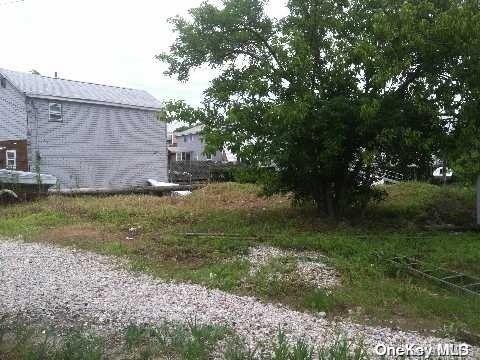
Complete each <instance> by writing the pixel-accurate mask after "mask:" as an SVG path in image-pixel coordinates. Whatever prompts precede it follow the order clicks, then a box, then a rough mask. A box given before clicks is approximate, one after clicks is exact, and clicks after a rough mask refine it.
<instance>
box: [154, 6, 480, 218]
mask: <svg viewBox="0 0 480 360" xmlns="http://www.w3.org/2000/svg"><path fill="white" fill-rule="evenodd" d="M265 3H266V2H265V1H263V0H225V1H223V2H222V5H221V6H217V5H214V4H212V3H209V2H205V3H203V4H202V5H201V6H199V7H198V8H195V9H192V10H190V18H191V19H189V20H187V19H183V18H180V17H176V18H174V19H171V23H172V25H173V27H174V29H175V31H176V32H177V34H178V36H177V39H176V41H175V42H174V44H173V45H172V47H171V49H170V52H169V53H164V54H160V55H159V56H158V59H160V60H162V61H165V62H167V63H168V64H169V69H168V71H167V74H169V75H171V76H176V77H177V78H178V79H179V80H181V81H186V80H188V77H189V73H190V72H191V71H192V70H193V69H195V68H198V67H200V66H204V65H208V66H210V67H211V68H213V69H216V70H218V72H219V73H220V75H219V76H217V77H216V78H215V79H214V80H213V81H212V83H211V86H210V87H209V88H208V89H207V90H206V91H205V99H204V104H203V105H204V106H203V107H201V108H198V109H193V108H190V107H188V106H186V105H185V104H184V103H182V102H172V103H170V104H168V105H167V106H166V108H165V110H164V112H163V113H162V117H163V118H164V119H166V120H169V119H182V120H184V121H187V122H189V123H193V122H195V121H200V122H202V123H204V124H205V126H206V127H205V130H204V135H205V138H206V141H207V143H208V144H210V145H211V146H214V147H216V148H220V147H227V148H229V149H230V150H232V151H233V152H234V153H236V154H237V155H239V157H240V158H241V159H242V160H243V161H245V162H247V163H248V164H251V165H252V166H259V165H268V166H269V165H271V164H274V165H275V168H276V170H277V176H276V177H275V178H268V179H267V180H268V183H267V184H266V187H267V189H268V190H269V192H293V193H294V194H295V196H296V197H297V199H303V200H305V199H306V200H313V201H314V203H315V204H316V206H317V207H318V208H320V209H322V210H324V211H325V212H326V213H327V214H330V215H345V214H346V212H347V211H348V210H349V209H354V210H356V209H359V208H360V209H362V208H365V206H366V204H367V203H368V201H369V200H370V199H372V198H374V197H375V196H376V194H375V192H372V189H371V184H372V182H373V181H374V179H375V176H377V175H378V173H382V172H383V171H385V170H387V169H392V168H393V169H396V170H397V171H400V172H403V173H409V172H410V169H409V167H408V166H409V165H410V164H412V163H414V164H416V165H417V166H418V167H419V170H418V175H419V176H421V177H422V176H423V177H426V176H429V175H430V174H429V171H430V170H429V165H430V162H431V160H432V155H434V154H436V155H438V156H442V158H444V157H445V153H446V152H451V151H452V148H458V143H459V141H460V140H459V139H460V138H461V135H460V134H465V133H466V134H467V137H468V138H469V139H471V138H472V136H471V130H466V129H470V128H471V127H472V126H473V127H478V124H477V123H475V122H476V121H478V120H477V119H478V115H479V114H478V113H479V111H478V109H479V107H478V101H479V97H480V95H479V94H480V90H479V89H480V85H479V84H480V81H479V79H480V56H479V54H480V36H479V34H480V10H479V7H478V2H476V1H473V0H468V1H463V0H444V1H436V0H422V1H413V0H408V1H395V0H381V1H378V0H367V1H365V0H344V1H341V2H338V1H334V0H326V1H315V0H290V1H289V2H288V8H289V14H288V15H287V16H286V17H285V18H283V19H280V20H277V19H273V18H270V17H269V16H268V14H267V12H266V10H265ZM472 124H473V125H472ZM475 146H476V147H477V149H478V143H477V144H476V145H475ZM464 154H465V152H464V151H459V154H458V155H457V156H456V157H457V158H458V159H464ZM462 166H463V165H462ZM468 166H470V165H468ZM464 167H465V166H464Z"/></svg>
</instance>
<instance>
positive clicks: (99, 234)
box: [38, 225, 131, 244]
mask: <svg viewBox="0 0 480 360" xmlns="http://www.w3.org/2000/svg"><path fill="white" fill-rule="evenodd" d="M38 240H40V241H45V242H55V243H59V244H74V243H78V242H88V243H90V242H102V243H105V242H114V241H115V242H122V243H124V244H130V243H131V242H130V241H127V240H126V237H125V235H124V234H121V233H112V232H111V231H107V230H100V229H97V228H95V227H92V226H91V225H66V226H62V227H58V228H54V229H49V230H46V231H44V232H43V233H42V234H41V235H40V236H38Z"/></svg>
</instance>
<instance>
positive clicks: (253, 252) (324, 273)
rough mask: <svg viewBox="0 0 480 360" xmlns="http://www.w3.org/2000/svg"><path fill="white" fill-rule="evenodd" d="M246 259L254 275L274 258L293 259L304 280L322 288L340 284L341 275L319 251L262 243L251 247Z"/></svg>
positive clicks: (298, 272) (297, 271) (251, 273)
mask: <svg viewBox="0 0 480 360" xmlns="http://www.w3.org/2000/svg"><path fill="white" fill-rule="evenodd" d="M246 259H247V260H248V261H249V262H250V275H254V274H255V273H257V272H258V271H260V269H261V268H262V267H263V266H265V265H267V264H268V263H270V262H271V261H272V260H274V259H292V260H293V261H294V262H295V265H296V273H297V275H298V276H299V277H300V278H301V279H302V280H303V281H305V282H307V283H310V284H312V285H313V286H315V287H317V288H320V289H331V288H334V287H336V286H338V285H340V275H339V274H338V273H337V271H336V270H335V269H334V268H333V267H331V266H329V265H327V264H326V262H327V261H328V259H327V257H325V256H324V255H322V254H319V253H318V252H314V251H293V250H285V249H279V248H276V247H272V246H265V245H262V246H255V247H251V248H250V249H249V251H248V256H247V257H246Z"/></svg>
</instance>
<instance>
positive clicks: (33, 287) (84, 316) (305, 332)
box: [0, 240, 480, 358]
mask: <svg viewBox="0 0 480 360" xmlns="http://www.w3.org/2000/svg"><path fill="white" fill-rule="evenodd" d="M124 268H125V267H124V266H122V264H121V263H120V262H119V261H118V260H115V259H112V258H109V257H105V256H100V255H97V254H93V253H88V252H84V251H79V250H74V249H66V248H57V247H53V246H47V245H40V244H31V243H23V242H21V241H14V240H0V315H1V314H2V313H4V314H10V315H12V314H29V316H32V317H33V318H35V319H36V320H41V321H45V322H49V323H53V324H55V323H59V324H68V323H78V322H82V323H88V324H89V325H90V326H92V327H95V328H97V329H98V328H100V329H102V328H104V329H118V328H119V327H123V326H125V325H128V324H130V323H136V324H143V323H145V324H146V323H148V324H155V323H161V322H163V321H165V320H167V321H188V320H192V319H195V318H196V319H197V321H199V322H205V323H214V324H223V325H229V326H231V327H232V328H234V329H235V330H236V331H237V332H238V333H239V334H240V335H242V336H244V337H245V339H246V340H247V342H248V343H250V344H254V343H255V342H256V341H259V340H264V341H271V339H273V338H275V336H276V334H277V332H278V329H279V328H282V329H283V330H284V331H285V332H286V333H287V334H288V336H289V338H291V339H294V338H296V337H304V338H306V339H307V340H308V341H310V342H311V343H312V344H318V345H326V344H328V343H331V342H332V341H333V340H334V339H335V338H336V336H337V334H338V332H341V333H342V334H345V335H346V336H348V337H349V338H351V339H357V340H358V339H363V341H364V343H365V344H366V345H367V347H368V348H369V349H373V347H374V346H375V345H376V344H378V343H385V344H387V345H405V344H409V343H414V344H419V345H428V344H430V345H434V346H437V344H439V343H446V342H449V341H448V340H441V339H437V338H431V337H423V336H420V335H419V334H416V333H413V332H402V331H396V330H391V329H386V328H376V327H370V326H361V325H356V324H352V323H349V322H347V321H341V322H332V321H330V320H327V319H323V318H318V317H315V316H314V315H311V314H307V313H302V312H297V311H293V310H290V309H287V308H286V307H283V306H279V305H273V304H265V303H262V302H260V301H259V300H257V299H255V298H251V297H242V296H236V295H232V294H228V293H225V292H222V291H218V290H209V289H206V288H205V287H202V286H197V285H187V284H178V283H170V282H162V281H160V280H156V279H153V278H152V277H150V276H147V275H138V274H133V273H130V272H128V271H126V270H124ZM470 353H471V355H472V356H473V357H472V358H480V352H479V351H478V349H477V348H475V349H472V350H471V352H470Z"/></svg>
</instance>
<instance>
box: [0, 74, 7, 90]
mask: <svg viewBox="0 0 480 360" xmlns="http://www.w3.org/2000/svg"><path fill="white" fill-rule="evenodd" d="M0 87H2V88H4V89H5V88H6V87H7V79H5V78H4V77H3V76H0Z"/></svg>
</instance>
